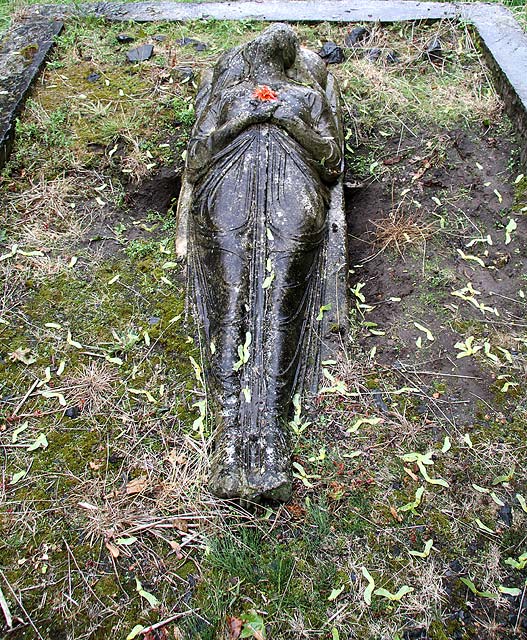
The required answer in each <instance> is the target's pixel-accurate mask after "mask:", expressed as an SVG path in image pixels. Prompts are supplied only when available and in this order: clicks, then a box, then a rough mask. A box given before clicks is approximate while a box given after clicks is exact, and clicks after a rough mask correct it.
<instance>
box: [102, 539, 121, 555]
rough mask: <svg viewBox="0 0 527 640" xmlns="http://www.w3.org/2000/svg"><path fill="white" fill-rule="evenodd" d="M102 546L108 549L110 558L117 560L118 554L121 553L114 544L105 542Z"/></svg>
mask: <svg viewBox="0 0 527 640" xmlns="http://www.w3.org/2000/svg"><path fill="white" fill-rule="evenodd" d="M104 546H105V547H106V548H107V549H108V551H109V552H110V555H111V556H112V558H118V557H119V554H120V553H121V552H120V551H119V548H118V547H116V546H115V545H114V544H112V543H111V542H105V543H104Z"/></svg>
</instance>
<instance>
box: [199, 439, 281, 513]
mask: <svg viewBox="0 0 527 640" xmlns="http://www.w3.org/2000/svg"><path fill="white" fill-rule="evenodd" d="M209 487H210V490H211V492H212V493H213V494H214V495H216V496H218V497H219V498H231V499H234V498H239V499H242V500H247V501H253V502H259V501H260V500H274V501H279V502H286V501H287V500H289V498H290V497H291V491H292V478H291V461H290V456H289V450H288V447H287V445H286V439H285V436H284V434H283V433H282V431H279V430H270V431H269V432H268V433H267V434H265V435H261V436H249V437H248V438H246V439H245V442H242V436H241V434H240V433H239V431H238V430H237V429H225V430H224V431H223V433H222V434H221V435H220V436H219V437H218V439H217V441H216V446H215V451H214V454H213V458H212V463H211V477H210V481H209Z"/></svg>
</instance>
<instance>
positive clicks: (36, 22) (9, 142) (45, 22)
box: [0, 18, 63, 169]
mask: <svg viewBox="0 0 527 640" xmlns="http://www.w3.org/2000/svg"><path fill="white" fill-rule="evenodd" d="M29 22H31V27H33V29H32V32H31V35H32V39H33V40H34V42H36V43H37V44H38V50H37V51H36V53H35V55H34V56H33V58H32V59H31V62H30V63H29V64H28V65H27V66H26V67H25V68H24V69H23V71H22V72H21V73H20V75H19V77H18V78H16V77H15V78H14V80H13V83H12V86H10V85H11V83H9V82H5V81H4V82H2V80H1V79H0V90H1V89H2V88H3V86H9V87H10V89H11V91H10V95H9V98H8V100H7V103H6V106H5V108H4V113H0V169H1V168H2V167H3V166H4V165H5V163H6V162H7V159H8V158H9V154H10V153H11V150H12V147H13V142H14V136H15V126H16V119H17V117H18V116H19V115H20V112H21V111H22V109H23V107H24V103H25V101H26V98H27V96H28V94H29V90H30V88H31V85H32V84H33V82H34V80H35V78H36V77H37V75H38V73H39V71H40V69H41V67H42V65H43V63H44V60H45V59H46V56H47V55H48V53H49V51H50V49H51V47H52V46H53V43H54V38H55V36H57V35H58V34H59V33H60V32H61V30H62V27H63V22H62V21H61V20H57V19H53V18H49V19H43V18H38V19H33V20H31V21H29V20H22V21H18V22H17V23H15V25H14V26H13V27H12V28H11V29H10V30H9V31H8V32H7V34H5V36H4V38H3V39H2V41H1V45H2V50H0V64H1V63H2V62H4V61H5V66H6V68H7V67H8V66H9V57H10V56H12V55H20V54H18V52H17V50H16V42H17V36H19V35H20V30H21V29H24V28H25V27H27V25H28V23H29ZM28 44H32V43H28ZM6 52H9V53H6Z"/></svg>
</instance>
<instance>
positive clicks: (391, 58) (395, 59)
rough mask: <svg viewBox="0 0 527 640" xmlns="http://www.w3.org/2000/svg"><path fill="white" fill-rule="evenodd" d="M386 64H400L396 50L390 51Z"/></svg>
mask: <svg viewBox="0 0 527 640" xmlns="http://www.w3.org/2000/svg"><path fill="white" fill-rule="evenodd" d="M386 62H387V63H388V64H397V63H398V62H399V54H398V53H397V51H395V50H394V49H392V50H391V51H388V53H387V54H386Z"/></svg>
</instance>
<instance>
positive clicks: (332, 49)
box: [318, 42, 345, 64]
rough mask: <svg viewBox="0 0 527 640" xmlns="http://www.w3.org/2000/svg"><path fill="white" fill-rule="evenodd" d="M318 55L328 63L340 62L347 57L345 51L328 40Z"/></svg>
mask: <svg viewBox="0 0 527 640" xmlns="http://www.w3.org/2000/svg"><path fill="white" fill-rule="evenodd" d="M318 55H319V56H320V57H321V58H322V60H324V62H325V63H326V64H340V63H341V62H344V59H345V58H344V52H343V51H342V49H341V48H340V47H339V46H338V44H335V43H334V42H326V43H325V44H324V46H323V47H322V49H320V51H319V52H318Z"/></svg>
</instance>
